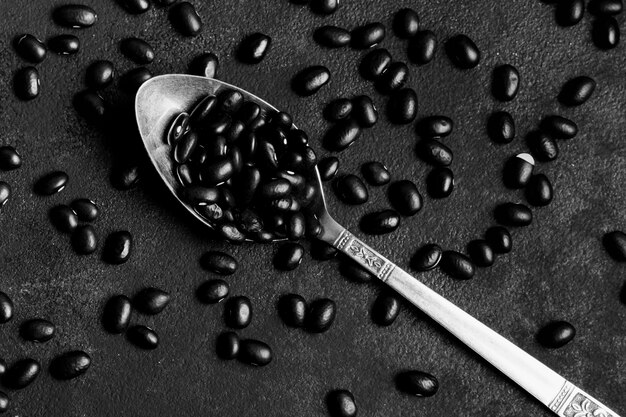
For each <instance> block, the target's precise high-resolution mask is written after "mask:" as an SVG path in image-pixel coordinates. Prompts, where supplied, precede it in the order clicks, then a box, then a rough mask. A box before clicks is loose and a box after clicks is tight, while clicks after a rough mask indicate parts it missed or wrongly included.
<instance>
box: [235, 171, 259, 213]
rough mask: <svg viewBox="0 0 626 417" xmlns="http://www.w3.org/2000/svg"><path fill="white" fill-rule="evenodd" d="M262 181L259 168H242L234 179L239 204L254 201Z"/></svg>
mask: <svg viewBox="0 0 626 417" xmlns="http://www.w3.org/2000/svg"><path fill="white" fill-rule="evenodd" d="M260 182H261V173H260V172H259V170H258V168H256V167H251V166H244V167H243V168H242V171H241V173H239V175H237V177H236V178H235V181H234V191H235V197H236V199H237V201H238V202H239V204H241V205H247V204H248V203H250V201H252V198H253V197H254V194H255V193H256V190H257V187H258V186H259V183H260Z"/></svg>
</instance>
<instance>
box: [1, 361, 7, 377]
mask: <svg viewBox="0 0 626 417" xmlns="http://www.w3.org/2000/svg"><path fill="white" fill-rule="evenodd" d="M6 372H7V363H6V361H5V360H4V359H2V358H0V377H2V375H4V374H5V373H6Z"/></svg>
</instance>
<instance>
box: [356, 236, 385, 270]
mask: <svg viewBox="0 0 626 417" xmlns="http://www.w3.org/2000/svg"><path fill="white" fill-rule="evenodd" d="M350 252H352V254H354V256H356V257H358V258H362V260H363V262H364V263H365V264H367V265H368V266H370V267H371V268H375V269H376V270H378V269H380V268H381V267H382V266H383V264H382V259H380V258H379V257H377V256H376V255H374V254H373V253H372V252H370V251H369V250H367V249H366V248H365V247H364V246H362V245H361V244H359V242H357V241H352V244H351V245H350Z"/></svg>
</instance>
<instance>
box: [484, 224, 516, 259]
mask: <svg viewBox="0 0 626 417" xmlns="http://www.w3.org/2000/svg"><path fill="white" fill-rule="evenodd" d="M485 240H487V243H489V246H490V247H491V249H492V250H493V251H494V252H495V253H499V254H504V253H509V252H511V249H512V248H513V239H511V234H510V233H509V231H508V230H507V229H506V228H504V227H502V226H493V227H490V228H489V229H487V231H486V232H485Z"/></svg>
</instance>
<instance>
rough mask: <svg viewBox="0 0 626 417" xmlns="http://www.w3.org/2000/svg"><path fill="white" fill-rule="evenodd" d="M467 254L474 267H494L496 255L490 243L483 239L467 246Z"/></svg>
mask: <svg viewBox="0 0 626 417" xmlns="http://www.w3.org/2000/svg"><path fill="white" fill-rule="evenodd" d="M467 254H468V255H469V256H470V258H471V259H472V262H474V265H476V266H480V267H487V266H491V265H493V263H494V261H495V255H494V252H493V249H491V246H489V243H488V242H487V241H485V240H482V239H476V240H472V241H471V242H470V243H468V244H467Z"/></svg>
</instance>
